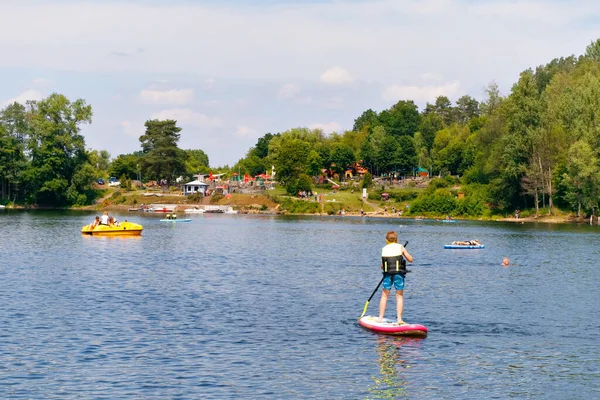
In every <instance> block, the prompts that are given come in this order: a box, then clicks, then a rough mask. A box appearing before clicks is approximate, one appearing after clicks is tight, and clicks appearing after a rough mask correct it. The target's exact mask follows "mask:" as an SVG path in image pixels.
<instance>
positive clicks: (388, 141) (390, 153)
mask: <svg viewBox="0 0 600 400" xmlns="http://www.w3.org/2000/svg"><path fill="white" fill-rule="evenodd" d="M397 157H398V140H396V138H395V137H393V136H390V135H386V136H385V137H384V138H383V141H382V143H381V147H379V150H378V152H377V164H378V165H379V166H380V168H381V171H385V172H390V171H395V170H396V169H397V166H398V160H397Z"/></svg>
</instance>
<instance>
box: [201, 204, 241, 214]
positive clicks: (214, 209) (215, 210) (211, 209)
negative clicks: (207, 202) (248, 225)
mask: <svg viewBox="0 0 600 400" xmlns="http://www.w3.org/2000/svg"><path fill="white" fill-rule="evenodd" d="M204 212H205V213H210V214H237V213H238V212H237V211H236V210H234V209H233V207H231V206H206V207H205V208H204Z"/></svg>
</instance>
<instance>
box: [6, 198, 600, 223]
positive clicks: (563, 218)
mask: <svg viewBox="0 0 600 400" xmlns="http://www.w3.org/2000/svg"><path fill="white" fill-rule="evenodd" d="M194 205H195V204H177V207H176V212H177V213H183V209H182V208H188V207H190V206H194ZM198 205H202V204H198ZM219 205H223V206H231V207H234V208H236V209H237V210H238V213H239V214H249V215H252V214H254V215H304V216H316V217H323V216H328V217H359V218H393V219H398V220H411V221H418V220H420V219H422V220H423V221H426V222H442V221H443V220H444V219H445V217H443V216H440V217H434V216H406V215H397V214H392V213H385V212H382V211H370V212H365V214H364V215H363V216H361V214H360V212H354V211H346V212H345V213H344V214H341V215H340V214H327V213H290V212H287V211H286V210H279V209H278V207H275V208H269V209H267V210H260V209H258V208H257V207H256V206H257V205H248V204H235V203H234V202H232V203H229V204H219ZM130 208H134V207H132V206H131V205H127V204H109V205H105V206H101V205H99V204H96V205H90V206H84V207H66V208H56V207H39V206H29V207H27V206H14V205H13V206H11V207H6V208H4V210H70V211H99V210H108V211H119V212H128V213H131V214H134V213H142V214H150V215H151V214H163V213H145V212H141V211H132V210H130ZM453 220H456V221H457V222H458V221H487V222H509V223H515V224H525V223H544V224H590V218H589V217H587V218H577V217H576V216H573V215H569V214H568V215H560V216H556V215H541V216H530V217H521V218H515V217H504V218H502V217H501V218H493V217H492V218H490V217H487V218H484V217H474V218H460V217H453ZM591 225H600V220H599V219H598V217H593V223H592V224H591Z"/></svg>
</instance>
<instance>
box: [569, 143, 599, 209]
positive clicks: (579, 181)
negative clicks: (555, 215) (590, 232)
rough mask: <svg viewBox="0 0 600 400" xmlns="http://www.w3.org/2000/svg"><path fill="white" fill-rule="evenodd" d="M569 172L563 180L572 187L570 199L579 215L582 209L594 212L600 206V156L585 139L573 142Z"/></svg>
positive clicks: (570, 150)
mask: <svg viewBox="0 0 600 400" xmlns="http://www.w3.org/2000/svg"><path fill="white" fill-rule="evenodd" d="M567 170H568V173H566V174H564V175H563V177H562V178H563V181H564V182H565V183H566V184H567V185H568V186H569V187H570V188H571V191H570V196H569V197H570V199H571V202H572V204H573V205H574V206H575V207H576V209H577V216H578V217H581V216H582V211H583V210H586V211H589V212H592V211H593V209H594V207H597V206H598V198H599V195H600V190H599V189H600V166H599V163H598V156H597V154H596V152H594V151H593V150H592V148H591V147H590V145H589V144H588V143H586V142H585V141H581V140H580V141H577V142H575V143H573V145H572V146H571V148H570V149H569V154H568V158H567Z"/></svg>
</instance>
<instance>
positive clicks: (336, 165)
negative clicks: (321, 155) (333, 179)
mask: <svg viewBox="0 0 600 400" xmlns="http://www.w3.org/2000/svg"><path fill="white" fill-rule="evenodd" d="M330 161H331V169H332V170H334V171H335V172H336V173H337V174H338V175H339V176H340V178H341V177H343V176H344V171H346V169H347V168H348V167H349V166H350V164H352V163H353V162H355V161H356V156H355V155H354V152H353V151H352V149H351V148H350V147H348V146H345V145H343V144H338V145H335V146H334V148H333V150H332V152H331V158H330Z"/></svg>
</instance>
